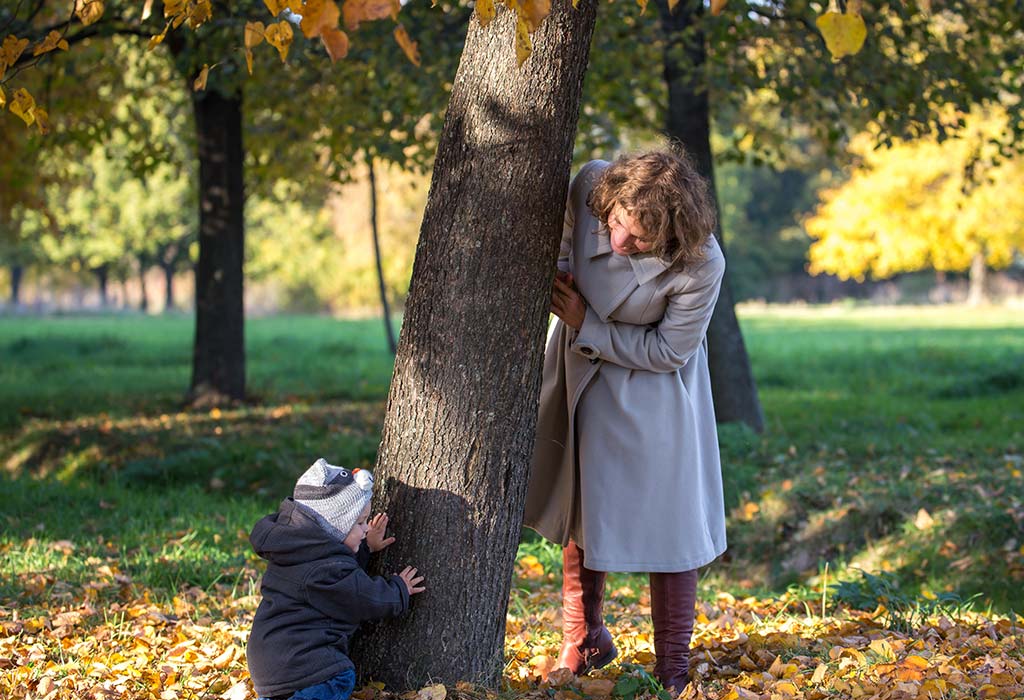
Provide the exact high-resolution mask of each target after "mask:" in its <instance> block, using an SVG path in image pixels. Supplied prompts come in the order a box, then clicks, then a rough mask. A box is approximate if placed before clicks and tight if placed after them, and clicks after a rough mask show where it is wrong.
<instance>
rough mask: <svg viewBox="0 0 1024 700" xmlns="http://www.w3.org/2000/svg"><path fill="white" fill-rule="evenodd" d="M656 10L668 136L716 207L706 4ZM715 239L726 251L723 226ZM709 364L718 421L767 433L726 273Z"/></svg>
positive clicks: (687, 0) (661, 3)
mask: <svg viewBox="0 0 1024 700" xmlns="http://www.w3.org/2000/svg"><path fill="white" fill-rule="evenodd" d="M658 12H659V14H660V17H661V24H662V28H663V30H664V32H665V38H666V42H665V54H664V56H665V58H664V60H665V66H664V68H665V82H666V83H667V84H668V120H667V121H668V123H667V130H668V134H669V136H670V137H672V138H673V139H677V140H678V141H680V142H681V143H682V144H683V145H684V146H685V147H686V150H687V151H688V152H689V153H690V156H691V157H692V158H693V159H694V161H695V163H696V165H697V168H698V170H699V171H700V173H701V174H702V175H703V176H704V177H706V178H707V179H708V181H709V182H710V183H711V193H712V196H713V197H714V201H715V207H716V208H718V192H717V189H716V188H715V170H714V161H713V158H712V154H711V112H710V105H709V102H708V90H707V83H706V80H705V76H704V72H705V68H704V66H705V62H706V58H707V52H706V46H705V41H704V33H703V32H702V31H701V30H700V23H699V21H698V20H699V19H700V15H701V14H702V13H703V12H704V4H703V2H702V0H683V1H682V2H680V3H679V4H678V5H676V7H675V11H674V12H672V11H670V10H669V7H668V2H667V1H666V0H658ZM715 236H716V237H717V238H718V242H719V243H720V244H721V245H722V250H723V251H725V241H724V240H722V229H721V225H719V227H718V228H717V230H716V231H715ZM726 259H728V256H726ZM708 364H709V367H710V370H711V390H712V392H713V394H714V401H715V418H716V419H717V420H718V422H719V423H730V422H734V421H742V422H743V423H746V424H747V425H749V426H750V427H751V428H753V429H754V430H756V431H758V432H761V431H762V430H764V413H763V412H762V410H761V400H760V398H759V397H758V394H757V384H756V383H755V382H754V373H753V371H752V370H751V367H750V358H749V357H748V355H747V347H746V344H745V343H744V342H743V332H742V331H741V330H740V324H739V321H737V319H736V309H735V302H734V301H733V296H732V286H731V285H730V284H729V272H728V269H727V270H726V276H725V279H724V280H723V281H722V291H721V292H720V294H719V297H718V304H717V305H716V306H715V312H714V315H713V316H712V317H711V325H710V326H709V327H708Z"/></svg>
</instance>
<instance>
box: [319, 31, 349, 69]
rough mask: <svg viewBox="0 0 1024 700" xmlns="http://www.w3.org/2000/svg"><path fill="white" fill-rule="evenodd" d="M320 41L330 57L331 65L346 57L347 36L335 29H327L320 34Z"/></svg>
mask: <svg viewBox="0 0 1024 700" xmlns="http://www.w3.org/2000/svg"><path fill="white" fill-rule="evenodd" d="M320 41H322V42H323V43H324V48H325V49H327V55H328V56H330V57H331V63H335V62H337V61H338V60H339V59H342V58H345V56H347V55H348V35H347V34H345V32H343V31H341V30H340V29H338V28H337V27H328V28H326V29H324V30H323V31H321V32H320Z"/></svg>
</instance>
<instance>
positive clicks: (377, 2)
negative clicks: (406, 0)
mask: <svg viewBox="0 0 1024 700" xmlns="http://www.w3.org/2000/svg"><path fill="white" fill-rule="evenodd" d="M400 9H401V5H400V4H399V2H398V0H345V4H344V5H343V6H342V8H341V11H342V14H343V15H344V17H345V28H346V29H352V30H354V29H357V28H358V27H359V23H360V22H369V21H371V20H375V19H384V18H385V17H391V18H392V19H394V20H396V21H397V19H398V11H399V10H400Z"/></svg>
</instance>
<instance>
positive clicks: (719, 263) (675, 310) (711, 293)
mask: <svg viewBox="0 0 1024 700" xmlns="http://www.w3.org/2000/svg"><path fill="white" fill-rule="evenodd" d="M724 274H725V259H724V258H722V257H720V256H716V257H714V258H712V259H710V260H708V261H706V262H705V263H704V264H703V265H701V266H700V267H699V268H698V269H697V270H696V271H695V273H694V276H693V277H692V279H691V280H690V282H689V283H688V284H687V285H686V286H685V287H684V288H683V289H682V290H681V291H680V292H677V293H675V294H671V295H669V297H668V306H667V307H666V309H665V315H664V316H663V317H662V319H661V321H659V322H658V323H657V324H656V325H651V326H638V325H634V324H631V323H621V322H616V321H608V322H605V321H602V320H601V319H600V317H598V315H597V313H596V312H595V311H594V310H593V309H592V308H590V306H589V305H588V306H587V314H586V317H585V319H584V321H583V326H582V328H580V331H579V334H578V335H577V336H576V339H575V341H574V342H573V344H572V348H571V349H572V350H573V351H574V352H577V353H579V354H581V355H583V356H584V357H587V358H589V359H590V360H591V361H592V362H596V361H597V360H604V361H606V362H611V363H612V364H616V365H619V366H620V367H625V368H627V369H639V370H646V371H649V372H674V371H676V370H678V369H680V368H681V367H683V366H684V365H685V364H686V363H687V362H689V360H690V358H691V357H693V354H694V353H695V352H697V348H699V347H700V345H701V343H702V342H704V334H705V333H707V330H708V324H709V323H710V322H711V314H712V312H713V311H714V310H715V302H716V301H717V300H718V292H719V289H720V288H721V286H722V277H723V275H724Z"/></svg>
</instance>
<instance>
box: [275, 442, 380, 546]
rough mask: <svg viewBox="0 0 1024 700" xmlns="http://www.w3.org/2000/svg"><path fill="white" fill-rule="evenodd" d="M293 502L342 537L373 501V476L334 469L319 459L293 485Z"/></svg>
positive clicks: (362, 472)
mask: <svg viewBox="0 0 1024 700" xmlns="http://www.w3.org/2000/svg"><path fill="white" fill-rule="evenodd" d="M292 498H294V499H295V501H296V502H297V503H299V504H301V505H302V506H304V507H305V508H308V509H310V510H312V511H313V512H314V513H316V514H317V515H318V516H320V517H321V518H322V519H323V520H325V521H326V522H327V524H328V525H330V526H331V527H333V528H334V529H336V530H337V531H338V532H339V533H341V536H342V537H345V536H347V535H348V533H349V531H350V530H351V529H352V527H353V526H354V525H355V524H356V521H358V520H359V514H360V513H362V512H363V509H364V508H365V507H366V504H367V503H369V502H370V499H371V498H373V474H371V473H370V472H368V471H366V470H365V469H352V470H349V469H345V468H344V467H336V466H334V465H333V464H328V463H327V460H325V459H323V458H322V457H321V458H320V459H318V460H317V461H316V462H314V463H313V466H311V467H310V468H309V469H307V470H306V472H305V474H303V475H302V476H300V477H299V480H298V481H297V482H295V490H294V491H293V492H292Z"/></svg>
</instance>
